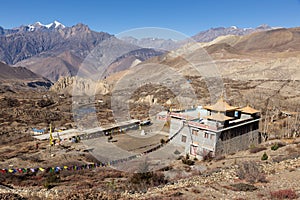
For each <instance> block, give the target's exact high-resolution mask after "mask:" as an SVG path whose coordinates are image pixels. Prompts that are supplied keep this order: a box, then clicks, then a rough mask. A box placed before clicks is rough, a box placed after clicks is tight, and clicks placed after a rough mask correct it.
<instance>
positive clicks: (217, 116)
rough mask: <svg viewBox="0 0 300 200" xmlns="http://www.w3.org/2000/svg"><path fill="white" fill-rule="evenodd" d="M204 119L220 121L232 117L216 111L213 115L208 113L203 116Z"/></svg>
mask: <svg viewBox="0 0 300 200" xmlns="http://www.w3.org/2000/svg"><path fill="white" fill-rule="evenodd" d="M204 118H206V119H210V120H215V121H220V122H224V121H227V120H231V119H234V118H233V117H228V116H226V115H224V114H221V113H217V114H213V115H208V116H206V117H204Z"/></svg>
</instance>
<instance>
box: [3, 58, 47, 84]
mask: <svg viewBox="0 0 300 200" xmlns="http://www.w3.org/2000/svg"><path fill="white" fill-rule="evenodd" d="M0 71H1V74H0V84H1V86H3V85H6V86H7V85H10V86H13V85H16V84H20V85H24V84H25V85H27V86H29V87H40V86H41V87H45V88H49V87H50V86H51V85H52V82H51V81H49V80H48V79H46V78H44V77H42V76H40V75H37V74H35V73H33V72H32V71H30V70H28V69H27V68H25V67H10V66H9V65H6V64H4V63H2V62H0Z"/></svg>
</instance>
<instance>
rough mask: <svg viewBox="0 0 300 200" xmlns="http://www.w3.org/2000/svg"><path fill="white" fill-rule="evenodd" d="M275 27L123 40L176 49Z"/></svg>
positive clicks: (224, 28)
mask: <svg viewBox="0 0 300 200" xmlns="http://www.w3.org/2000/svg"><path fill="white" fill-rule="evenodd" d="M271 29H274V28H272V27H270V26H268V25H261V26H258V27H256V28H238V27H236V26H231V27H219V28H211V29H209V30H205V31H201V32H199V33H197V34H196V35H194V36H192V37H191V39H186V40H182V41H177V40H172V39H161V38H141V39H136V38H134V37H130V36H128V37H123V38H121V39H122V40H124V41H126V42H129V43H131V44H134V45H138V46H140V47H144V48H153V49H161V50H168V51H170V50H175V49H177V48H179V47H181V46H182V45H184V44H186V43H189V42H191V41H193V42H194V41H196V42H210V41H213V40H214V39H216V38H218V37H220V36H226V35H238V36H242V35H248V34H250V33H253V32H259V31H266V30H271Z"/></svg>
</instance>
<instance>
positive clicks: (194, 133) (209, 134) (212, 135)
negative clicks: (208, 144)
mask: <svg viewBox="0 0 300 200" xmlns="http://www.w3.org/2000/svg"><path fill="white" fill-rule="evenodd" d="M198 132H199V131H198V130H196V129H192V134H193V135H195V136H198ZM215 136H216V135H215V134H212V133H208V132H204V138H206V139H210V140H214V139H215ZM186 139H187V137H186V136H185V135H182V136H181V142H186Z"/></svg>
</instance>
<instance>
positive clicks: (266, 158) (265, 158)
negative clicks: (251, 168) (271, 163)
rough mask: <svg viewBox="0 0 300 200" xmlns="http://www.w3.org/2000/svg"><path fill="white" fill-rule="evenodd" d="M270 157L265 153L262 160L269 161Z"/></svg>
mask: <svg viewBox="0 0 300 200" xmlns="http://www.w3.org/2000/svg"><path fill="white" fill-rule="evenodd" d="M268 158H269V156H268V155H267V153H266V152H265V153H264V154H263V155H262V157H261V160H268Z"/></svg>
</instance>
